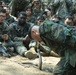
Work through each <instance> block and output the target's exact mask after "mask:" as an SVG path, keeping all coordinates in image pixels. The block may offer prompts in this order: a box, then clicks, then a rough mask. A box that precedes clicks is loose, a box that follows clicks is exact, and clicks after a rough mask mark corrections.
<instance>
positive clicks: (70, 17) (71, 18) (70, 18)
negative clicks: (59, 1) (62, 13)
mask: <svg viewBox="0 0 76 75" xmlns="http://www.w3.org/2000/svg"><path fill="white" fill-rule="evenodd" d="M67 18H68V19H69V20H72V21H73V17H72V16H66V17H65V20H66V19H67Z"/></svg>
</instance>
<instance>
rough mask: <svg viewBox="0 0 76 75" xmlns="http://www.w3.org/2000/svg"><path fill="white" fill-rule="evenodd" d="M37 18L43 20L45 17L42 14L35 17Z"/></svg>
mask: <svg viewBox="0 0 76 75" xmlns="http://www.w3.org/2000/svg"><path fill="white" fill-rule="evenodd" d="M37 20H43V21H44V20H45V17H44V16H38V17H37Z"/></svg>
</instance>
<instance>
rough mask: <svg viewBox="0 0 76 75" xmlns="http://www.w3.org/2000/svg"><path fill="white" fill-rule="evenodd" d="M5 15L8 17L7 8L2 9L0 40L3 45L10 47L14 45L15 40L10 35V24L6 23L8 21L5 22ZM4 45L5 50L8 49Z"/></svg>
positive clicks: (0, 11)
mask: <svg viewBox="0 0 76 75" xmlns="http://www.w3.org/2000/svg"><path fill="white" fill-rule="evenodd" d="M5 17H6V10H5V9H2V10H0V42H1V44H2V46H4V47H6V48H8V47H13V42H12V41H11V39H10V37H9V35H8V32H9V30H8V25H7V24H6V22H4V19H5ZM1 44H0V47H1ZM4 47H2V48H3V50H7V49H5V48H4Z"/></svg>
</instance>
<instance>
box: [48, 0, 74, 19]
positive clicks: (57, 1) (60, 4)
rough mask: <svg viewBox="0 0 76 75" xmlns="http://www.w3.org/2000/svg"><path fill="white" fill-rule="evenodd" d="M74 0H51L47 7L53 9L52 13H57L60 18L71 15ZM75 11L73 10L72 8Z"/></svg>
mask: <svg viewBox="0 0 76 75" xmlns="http://www.w3.org/2000/svg"><path fill="white" fill-rule="evenodd" d="M73 1H74V0H51V2H50V4H49V7H51V8H52V9H53V14H57V15H58V16H59V17H60V18H61V19H64V18H65V17H66V16H69V15H72V12H73V9H74V7H73V6H74V5H75V4H74V3H75V1H74V3H73ZM74 11H75V10H74Z"/></svg>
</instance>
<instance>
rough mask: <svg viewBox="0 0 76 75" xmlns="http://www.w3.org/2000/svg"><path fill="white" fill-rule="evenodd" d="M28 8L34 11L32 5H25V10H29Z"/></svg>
mask: <svg viewBox="0 0 76 75" xmlns="http://www.w3.org/2000/svg"><path fill="white" fill-rule="evenodd" d="M28 9H31V11H32V7H31V6H27V7H25V9H24V11H26V10H28Z"/></svg>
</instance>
